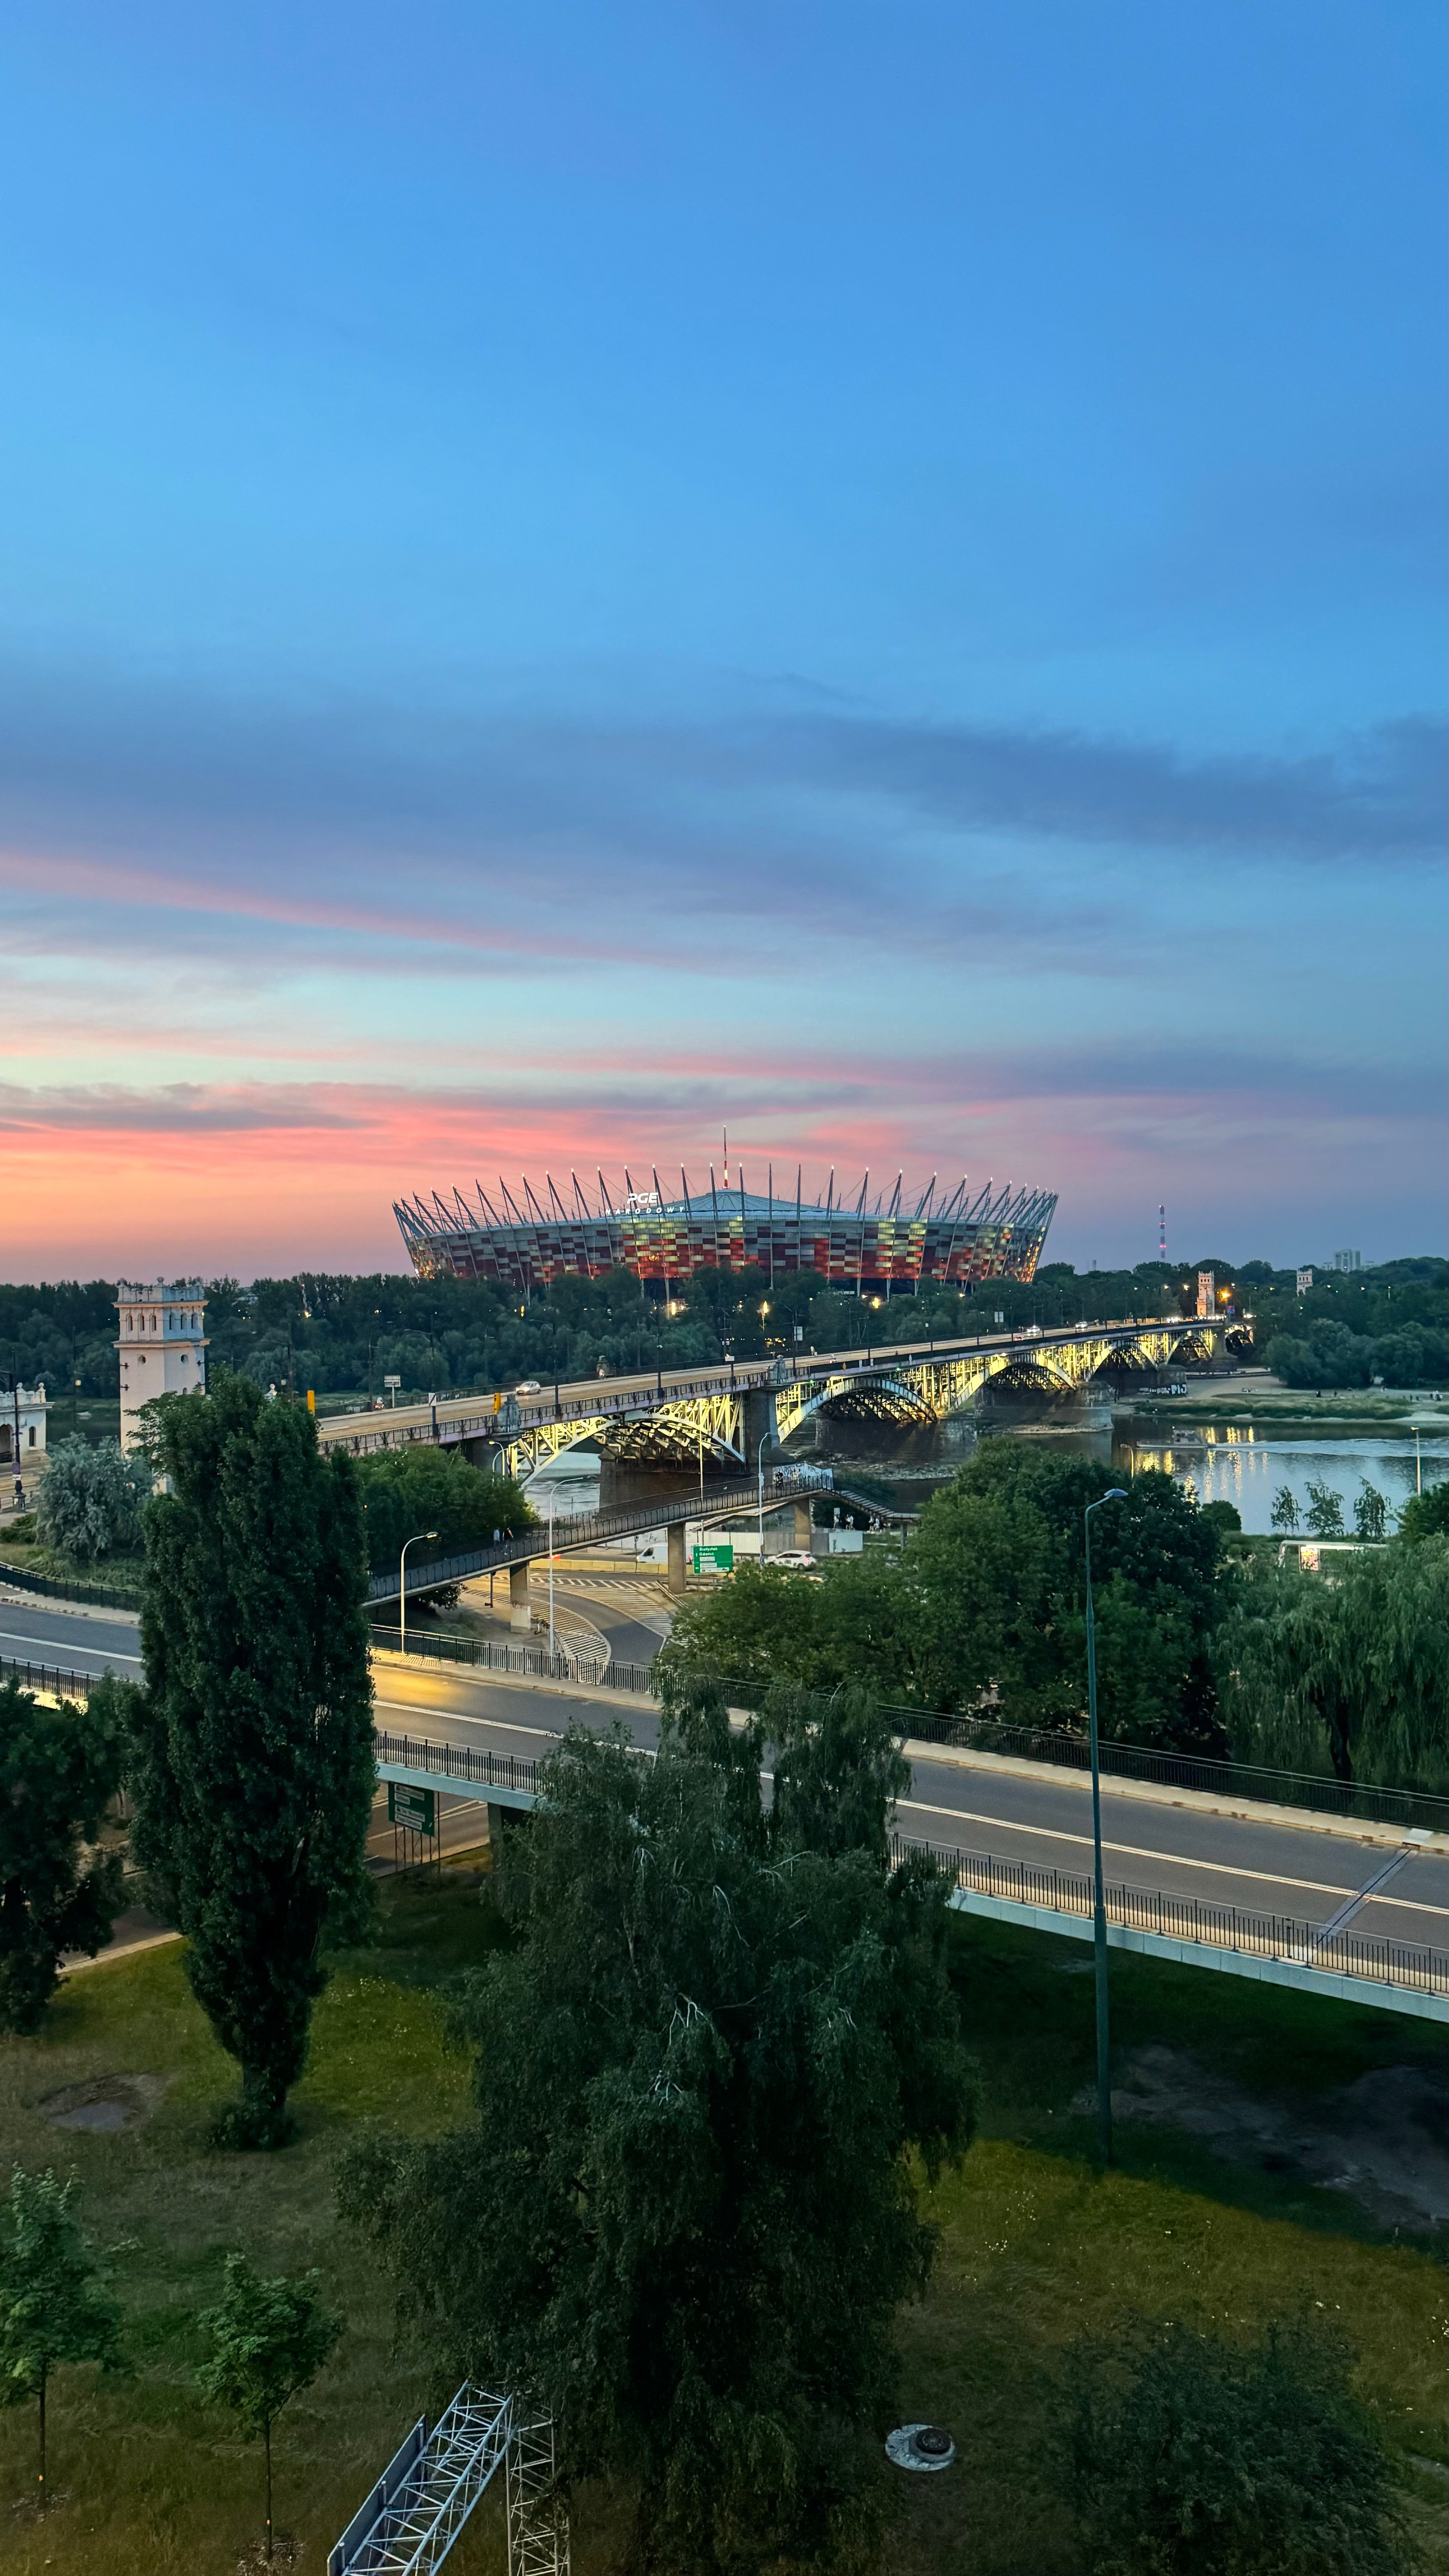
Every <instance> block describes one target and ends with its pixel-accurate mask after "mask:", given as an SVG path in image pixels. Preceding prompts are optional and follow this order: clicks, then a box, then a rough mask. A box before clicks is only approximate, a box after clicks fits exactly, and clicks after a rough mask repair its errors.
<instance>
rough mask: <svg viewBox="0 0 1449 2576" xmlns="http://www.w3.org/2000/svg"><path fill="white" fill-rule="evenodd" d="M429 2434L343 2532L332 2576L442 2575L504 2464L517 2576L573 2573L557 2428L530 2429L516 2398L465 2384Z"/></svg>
mask: <svg viewBox="0 0 1449 2576" xmlns="http://www.w3.org/2000/svg"><path fill="white" fill-rule="evenodd" d="M422 2429H423V2428H422V2427H421V2426H419V2427H418V2428H417V2430H416V2432H415V2433H414V2434H413V2435H411V2436H410V2437H409V2440H408V2442H406V2443H404V2445H403V2448H402V2451H401V2452H400V2453H399V2455H398V2458H397V2460H395V2461H394V2462H393V2464H392V2467H391V2469H390V2470H389V2471H388V2472H387V2474H386V2476H385V2477H384V2479H383V2480H382V2482H381V2484H380V2485H379V2486H378V2488H376V2489H375V2490H374V2493H373V2495H372V2496H371V2497H370V2498H369V2499H368V2503H367V2504H366V2505H364V2506H363V2508H362V2510H361V2512H360V2513H359V2514H358V2515H357V2516H356V2517H355V2518H354V2520H353V2521H352V2523H350V2524H349V2526H348V2529H347V2530H346V2531H345V2532H344V2533H343V2536H342V2538H341V2539H340V2540H339V2541H338V2543H337V2546H336V2548H335V2549H334V2550H333V2551H332V2552H331V2555H330V2556H329V2558H328V2561H327V2576H434V2571H435V2570H436V2569H438V2568H439V2567H441V2566H442V2564H443V2561H444V2559H445V2558H446V2557H447V2556H448V2553H449V2551H450V2550H451V2549H452V2547H453V2544H454V2542H455V2541H456V2540H457V2538H458V2536H459V2534H460V2532H461V2531H462V2529H463V2525H464V2524H465V2522H466V2521H467V2519H468V2516H469V2515H470V2514H471V2512H472V2510H473V2507H474V2506H475V2504H476V2503H477V2502H478V2499H479V2497H480V2496H481V2495H482V2493H483V2490H484V2488H485V2487H486V2486H487V2485H488V2483H489V2481H490V2479H491V2478H492V2477H493V2475H494V2473H495V2471H496V2470H497V2469H498V2467H499V2465H500V2464H503V2466H504V2474H505V2479H506V2483H507V2495H508V2576H569V2529H568V2515H567V2512H566V2510H565V2508H564V2503H563V2499H562V2497H561V2495H560V2494H559V2490H558V2477H557V2470H556V2467H555V2461H554V2436H553V2425H552V2423H541V2424H540V2423H533V2424H523V2423H520V2421H519V2413H518V2407H517V2403H516V2401H515V2400H514V2399H513V2398H511V2397H499V2396H497V2395H494V2394H490V2392H489V2391H487V2390H486V2389H482V2388H475V2387H474V2386H473V2384H472V2382H471V2381H470V2380H465V2381H464V2382H463V2385H462V2387H461V2388H460V2389H459V2390H458V2393H457V2395H456V2397H455V2398H454V2399H453V2401H452V2404H451V2405H450V2406H449V2407H448V2408H447V2410H446V2412H445V2413H444V2414H442V2415H440V2416H439V2418H438V2421H437V2423H436V2424H435V2425H434V2426H433V2429H432V2432H431V2433H429V2434H428V2435H427V2436H426V2439H422V2438H421V2435H422ZM414 2443H416V2444H417V2448H416V2449H415V2450H413V2449H412V2445H413V2444H414ZM410 2452H411V2457H410V2456H409V2454H410ZM372 2507H376V2510H375V2511H372V2512H371V2518H370V2519H369V2511H370V2508H372Z"/></svg>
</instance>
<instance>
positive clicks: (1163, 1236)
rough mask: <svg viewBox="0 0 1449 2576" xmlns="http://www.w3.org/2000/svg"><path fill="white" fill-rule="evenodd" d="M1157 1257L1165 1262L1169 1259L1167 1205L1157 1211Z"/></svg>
mask: <svg viewBox="0 0 1449 2576" xmlns="http://www.w3.org/2000/svg"><path fill="white" fill-rule="evenodd" d="M1157 1258H1158V1260H1159V1261H1161V1262H1164V1263H1165V1262H1166V1259H1167V1210H1166V1208H1165V1207H1160V1208H1159V1209H1158V1211H1157Z"/></svg>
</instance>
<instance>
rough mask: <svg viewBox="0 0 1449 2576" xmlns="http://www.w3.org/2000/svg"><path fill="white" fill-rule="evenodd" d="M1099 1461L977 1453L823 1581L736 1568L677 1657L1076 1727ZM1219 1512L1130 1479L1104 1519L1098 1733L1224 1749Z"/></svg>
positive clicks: (679, 1663) (1099, 1563) (1164, 1486)
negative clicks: (901, 1539) (916, 1515)
mask: <svg viewBox="0 0 1449 2576" xmlns="http://www.w3.org/2000/svg"><path fill="white" fill-rule="evenodd" d="M1111 1481H1112V1479H1111V1473H1110V1471H1109V1470H1108V1469H1107V1468H1106V1467H1101V1466H1098V1465H1096V1464H1095V1463H1094V1462H1093V1461H1091V1460H1089V1459H1075V1460H1066V1459H1048V1458H1043V1457H1041V1456H1040V1455H1039V1454H1038V1453H1036V1452H1035V1451H1034V1450H1033V1449H1031V1448H1030V1447H1029V1446H1028V1445H1027V1444H1026V1443H1024V1442H1021V1441H1012V1440H992V1441H987V1442H983V1444H982V1446H981V1448H980V1449H979V1450H978V1451H977V1453H976V1456H975V1457H974V1458H973V1459H972V1461H971V1464H970V1465H969V1466H968V1467H966V1468H964V1469H963V1470H962V1472H961V1474H960V1475H958V1476H957V1477H956V1478H955V1479H954V1481H953V1482H952V1483H951V1484H950V1485H947V1486H943V1487H942V1489H941V1490H940V1491H939V1492H938V1493H936V1494H934V1495H933V1496H932V1497H931V1499H930V1501H929V1502H928V1503H927V1505H926V1507H925V1509H924V1510H923V1512H922V1514H921V1518H920V1522H919V1524H918V1526H917V1528H916V1529H915V1530H914V1531H912V1533H911V1535H910V1537H909V1538H908V1539H907V1541H906V1543H905V1545H904V1546H903V1547H902V1548H900V1549H899V1550H898V1551H893V1552H892V1554H891V1555H890V1556H889V1557H887V1556H886V1555H884V1554H883V1553H880V1554H876V1553H872V1554H868V1555H863V1556H859V1557H847V1558H844V1559H842V1560H841V1561H840V1562H839V1563H837V1564H836V1565H834V1566H832V1567H830V1568H829V1570H828V1571H827V1573H826V1575H825V1578H824V1581H823V1582H821V1581H820V1580H818V1579H817V1578H816V1577H814V1576H811V1575H788V1574H781V1573H777V1572H775V1571H774V1570H773V1569H771V1568H762V1569H760V1570H758V1571H756V1570H755V1569H749V1570H745V1569H742V1570H741V1573H740V1574H739V1575H737V1576H736V1577H735V1578H734V1580H733V1581H732V1582H731V1583H730V1584H728V1585H725V1586H723V1587H722V1588H721V1590H720V1591H719V1592H718V1593H716V1594H714V1595H713V1596H712V1597H710V1598H708V1599H706V1600H704V1601H701V1602H699V1603H689V1604H686V1605H685V1607H684V1608H683V1609H682V1611H681V1612H680V1613H679V1615H678V1616H677V1617H676V1620H675V1623H674V1630H673V1635H672V1638H671V1642H670V1646H669V1649H668V1650H667V1659H668V1662H669V1663H670V1664H672V1665H673V1667H674V1668H675V1669H676V1670H680V1669H685V1668H688V1667H690V1666H691V1665H692V1666H694V1667H696V1668H699V1667H704V1666H712V1667H713V1669H714V1670H715V1671H716V1672H719V1673H723V1674H727V1675H729V1676H731V1677H733V1678H738V1679H741V1680H746V1681H751V1682H756V1683H758V1682H760V1681H762V1680H764V1679H766V1678H767V1677H770V1676H773V1677H775V1678H777V1679H781V1680H794V1681H802V1682H806V1683H809V1684H811V1685H814V1686H816V1687H827V1686H829V1685H831V1684H833V1683H835V1682H837V1681H840V1680H844V1679H856V1680H864V1681H867V1682H869V1684H870V1685H871V1687H872V1688H873V1689H875V1690H877V1691H879V1692H880V1693H881V1694H882V1696H884V1697H888V1698H891V1699H895V1700H901V1701H904V1702H906V1703H908V1704H910V1705H913V1706H916V1707H920V1708H928V1709H964V1710H971V1709H975V1708H981V1707H986V1708H989V1709H990V1710H991V1711H992V1712H993V1713H995V1714H998V1715H1001V1716H1003V1717H1007V1718H1012V1719H1018V1720H1022V1721H1025V1722H1028V1723H1031V1724H1036V1725H1041V1724H1047V1725H1067V1726H1075V1725H1079V1724H1080V1723H1081V1722H1082V1716H1083V1710H1084V1706H1085V1701H1086V1676H1087V1667H1086V1585H1085V1574H1086V1568H1085V1553H1084V1548H1083V1542H1082V1514H1083V1511H1084V1509H1085V1507H1086V1505H1087V1504H1088V1503H1089V1502H1091V1501H1092V1500H1093V1499H1094V1498H1095V1497H1096V1496H1098V1495H1100V1494H1102V1493H1105V1492H1106V1490H1107V1489H1108V1487H1109V1485H1110V1484H1111ZM1223 1536H1224V1531H1223V1527H1222V1525H1221V1522H1220V1520H1219V1519H1218V1518H1216V1517H1209V1515H1208V1514H1206V1513H1204V1512H1200V1511H1199V1510H1198V1508H1197V1506H1196V1504H1195V1502H1194V1501H1193V1499H1192V1497H1191V1496H1190V1495H1187V1494H1184V1493H1183V1492H1182V1491H1181V1490H1180V1488H1179V1487H1178V1486H1176V1485H1175V1484H1174V1483H1173V1481H1172V1479H1171V1477H1169V1476H1164V1475H1159V1474H1157V1473H1155V1472H1149V1473H1147V1474H1144V1475H1141V1476H1134V1478H1133V1479H1132V1484H1131V1488H1130V1491H1129V1493H1128V1495H1127V1498H1126V1500H1125V1501H1124V1502H1122V1503H1120V1504H1114V1505H1113V1507H1112V1509H1111V1511H1110V1512H1104V1513H1101V1514H1099V1515H1098V1518H1097V1520H1096V1522H1095V1524H1094V1537H1093V1541H1092V1557H1093V1572H1094V1589H1095V1602H1096V1614H1097V1643H1098V1658H1099V1669H1100V1674H1101V1679H1102V1692H1101V1709H1102V1725H1103V1731H1104V1733H1106V1734H1109V1735H1112V1736H1116V1737H1119V1738H1129V1739H1132V1740H1134V1741H1136V1742H1139V1743H1141V1742H1146V1743H1160V1744H1170V1745H1174V1746H1180V1747H1181V1748H1182V1749H1184V1750H1201V1751H1204V1752H1218V1751H1220V1750H1221V1749H1222V1733H1221V1726H1220V1722H1219V1719H1218V1716H1217V1711H1216V1701H1215V1682H1214V1678H1213V1666H1212V1655H1211V1639H1212V1632H1213V1628H1214V1626H1215V1624H1216V1621H1217V1618H1218V1616H1219V1613H1220V1609H1221V1597H1220V1589H1219V1583H1218V1568H1219V1554H1220V1549H1221V1545H1222V1540H1223Z"/></svg>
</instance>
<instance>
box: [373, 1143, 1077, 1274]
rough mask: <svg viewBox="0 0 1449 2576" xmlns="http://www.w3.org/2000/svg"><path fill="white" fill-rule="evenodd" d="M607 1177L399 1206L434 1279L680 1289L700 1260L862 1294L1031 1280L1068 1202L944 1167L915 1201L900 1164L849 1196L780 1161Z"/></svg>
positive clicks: (419, 1258)
mask: <svg viewBox="0 0 1449 2576" xmlns="http://www.w3.org/2000/svg"><path fill="white" fill-rule="evenodd" d="M595 1177H596V1181H597V1185H598V1186H597V1193H596V1196H595V1197H594V1198H593V1199H590V1197H589V1195H588V1194H587V1192H586V1191H585V1190H584V1189H583V1188H582V1186H581V1185H580V1182H579V1180H578V1176H577V1174H576V1173H573V1172H570V1174H569V1176H568V1187H567V1190H566V1191H565V1190H560V1189H559V1188H557V1187H556V1186H555V1183H554V1180H553V1177H552V1175H551V1174H550V1173H548V1172H545V1174H544V1179H543V1190H542V1193H539V1192H538V1191H536V1190H535V1189H534V1188H533V1186H532V1184H531V1183H530V1182H529V1181H528V1180H526V1179H524V1180H522V1181H521V1182H520V1184H519V1189H520V1192H521V1200H520V1198H519V1197H516V1196H515V1194H514V1192H513V1191H512V1190H510V1188H509V1187H508V1184H507V1182H506V1181H503V1180H501V1179H500V1181H499V1182H498V1185H497V1192H496V1201H495V1199H494V1198H490V1197H489V1195H488V1193H487V1191H486V1190H485V1189H484V1187H483V1184H482V1182H481V1181H479V1182H475V1183H474V1195H473V1197H472V1198H471V1199H470V1198H465V1197H464V1195H463V1193H462V1191H461V1190H458V1189H455V1190H454V1192H453V1195H452V1199H451V1202H449V1201H445V1200H444V1199H442V1198H440V1197H439V1195H438V1193H437V1191H436V1190H435V1191H434V1192H433V1196H432V1199H431V1202H428V1201H426V1200H424V1199H423V1198H421V1197H417V1198H412V1199H402V1200H399V1201H397V1202H396V1203H395V1205H394V1214H395V1215H396V1217H397V1221H398V1224H399V1226H400V1228H401V1229H402V1237H403V1241H404V1243H405V1244H406V1245H407V1248H408V1253H409V1256H410V1258H411V1261H412V1264H413V1268H414V1269H415V1270H416V1271H418V1272H419V1273H420V1275H421V1276H422V1277H423V1278H425V1279H426V1278H433V1277H436V1276H438V1275H439V1274H440V1273H447V1272H451V1273H452V1274H453V1276H454V1277H455V1278H458V1279H488V1280H492V1281H494V1282H496V1283H497V1284H498V1285H500V1286H504V1287H508V1288H513V1289H518V1290H522V1291H525V1292H526V1291H527V1290H529V1289H532V1288H542V1287H545V1286H547V1284H548V1282H549V1281H550V1280H551V1279H569V1278H573V1279H596V1278H598V1277H599V1276H600V1274H601V1273H602V1272H604V1271H607V1270H632V1271H633V1273H634V1275H635V1276H636V1278H638V1279H641V1280H645V1279H647V1280H657V1281H659V1282H660V1284H661V1285H662V1286H663V1287H664V1289H665V1291H666V1294H667V1293H668V1291H669V1290H670V1289H671V1288H672V1287H673V1286H674V1284H675V1283H676V1281H680V1280H687V1279H688V1278H690V1276H691V1275H692V1274H693V1272H695V1271H696V1270H743V1269H745V1268H747V1267H749V1266H751V1265H753V1266H755V1267H756V1268H758V1269H759V1270H761V1271H763V1272H764V1274H765V1276H766V1278H767V1279H769V1280H771V1281H774V1280H775V1279H777V1278H785V1277H788V1276H789V1275H790V1274H791V1273H792V1272H797V1271H813V1272H814V1274H815V1276H816V1277H817V1278H820V1279H828V1280H830V1281H831V1282H832V1283H833V1284H834V1285H835V1286H837V1287H840V1288H846V1289H850V1290H853V1291H855V1292H857V1293H863V1292H866V1291H870V1290H877V1289H883V1288H888V1287H895V1288H905V1289H912V1288H915V1287H917V1286H918V1285H919V1284H920V1283H921V1282H922V1281H923V1280H924V1281H928V1282H939V1283H940V1284H942V1285H947V1284H949V1285H950V1286H952V1287H956V1288H966V1287H970V1286H971V1285H972V1284H973V1283H974V1282H975V1281H977V1280H983V1279H1015V1280H1020V1281H1026V1280H1029V1279H1030V1278H1031V1277H1032V1275H1033V1273H1034V1272H1035V1269H1036V1265H1037V1262H1038V1260H1039V1259H1040V1257H1041V1248H1042V1245H1043V1243H1044V1242H1045V1240H1046V1231H1047V1227H1048V1226H1049V1225H1050V1223H1051V1221H1052V1214H1053V1211H1054V1209H1055V1207H1056V1203H1057V1201H1056V1192H1055V1191H1054V1190H1013V1189H1012V1187H1011V1185H1010V1183H1009V1182H1008V1183H1007V1184H1006V1186H1005V1187H1004V1188H1002V1189H999V1190H998V1189H997V1188H996V1186H995V1184H994V1183H993V1182H990V1181H988V1182H987V1184H986V1186H985V1188H984V1189H982V1190H979V1191H978V1192H977V1194H976V1196H975V1197H974V1198H972V1196H971V1194H970V1190H969V1188H968V1184H967V1182H966V1181H965V1180H964V1179H963V1180H961V1181H960V1182H958V1184H957V1186H956V1188H955V1189H954V1190H952V1191H950V1192H945V1191H939V1192H938V1190H937V1186H936V1181H935V1178H934V1176H933V1177H932V1179H931V1181H930V1183H929V1184H928V1186H927V1187H926V1188H925V1189H924V1190H922V1192H921V1193H920V1196H919V1197H918V1198H917V1199H916V1201H915V1203H914V1205H911V1204H908V1203H903V1201H902V1176H901V1175H900V1174H899V1173H898V1174H897V1176H896V1184H895V1188H894V1189H893V1190H892V1192H891V1193H890V1196H889V1199H888V1200H887V1198H886V1196H885V1193H884V1192H883V1191H881V1192H878V1193H877V1194H876V1196H875V1198H874V1199H872V1197H871V1194H870V1174H869V1172H867V1173H866V1175H865V1177H864V1179H863V1180H862V1182H861V1184H860V1187H859V1190H858V1191H856V1192H855V1193H854V1194H852V1193H849V1192H845V1191H842V1192H840V1193H839V1194H837V1192H836V1187H835V1175H834V1173H833V1172H832V1173H831V1175H830V1181H829V1185H828V1187H827V1189H826V1193H825V1197H824V1200H823V1201H821V1200H819V1199H806V1198H805V1197H804V1195H803V1193H802V1188H801V1179H802V1175H801V1172H800V1171H797V1172H796V1176H795V1187H794V1189H793V1190H789V1191H777V1190H776V1188H775V1185H774V1171H773V1167H771V1168H770V1169H769V1171H768V1186H767V1188H766V1190H765V1191H764V1193H763V1194H761V1193H760V1192H758V1191H750V1190H747V1189H746V1187H745V1183H744V1175H743V1172H741V1174H740V1176H739V1179H738V1181H737V1182H736V1184H735V1185H734V1186H733V1187H731V1186H730V1185H729V1183H728V1181H726V1183H725V1185H724V1186H723V1187H720V1186H717V1184H716V1181H715V1176H714V1171H713V1169H712V1168H711V1171H710V1175H709V1181H708V1184H707V1186H706V1187H705V1188H703V1189H700V1188H698V1187H694V1188H691V1186H690V1182H689V1178H688V1175H687V1174H686V1173H685V1172H684V1171H682V1170H681V1172H680V1175H679V1183H680V1189H679V1196H678V1197H677V1198H666V1196H665V1194H664V1192H663V1191H662V1190H661V1188H660V1186H659V1175H658V1173H657V1172H656V1171H653V1170H652V1169H651V1171H650V1174H649V1180H650V1186H649V1187H648V1188H647V1189H640V1188H637V1187H636V1186H635V1183H634V1180H633V1178H632V1176H631V1174H630V1173H629V1172H628V1171H627V1170H626V1172H625V1174H624V1187H623V1190H622V1191H621V1192H620V1194H619V1198H618V1200H617V1202H616V1201H615V1198H614V1196H613V1194H612V1193H611V1191H610V1189H609V1185H608V1183H607V1181H606V1180H605V1178H604V1175H603V1173H602V1172H599V1173H597V1174H596V1176H595Z"/></svg>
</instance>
